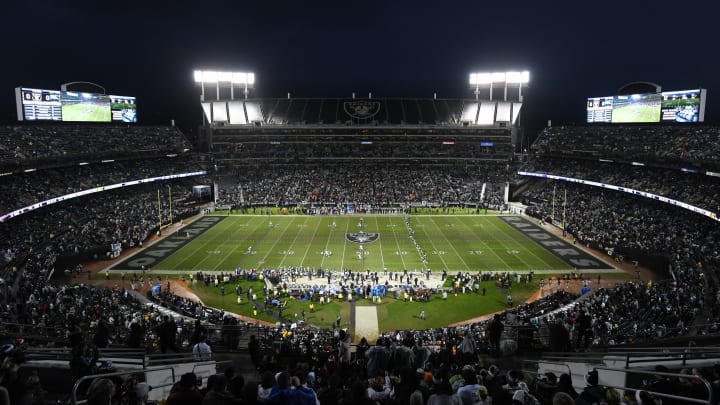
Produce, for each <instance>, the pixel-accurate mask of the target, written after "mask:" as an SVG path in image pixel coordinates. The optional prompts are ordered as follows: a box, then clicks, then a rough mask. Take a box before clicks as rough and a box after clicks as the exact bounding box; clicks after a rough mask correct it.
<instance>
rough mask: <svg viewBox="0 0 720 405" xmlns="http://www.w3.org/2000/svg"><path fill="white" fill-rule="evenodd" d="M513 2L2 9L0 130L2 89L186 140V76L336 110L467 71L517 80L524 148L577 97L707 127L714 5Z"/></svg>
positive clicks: (569, 111) (192, 101) (195, 117)
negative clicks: (680, 116) (521, 78)
mask: <svg viewBox="0 0 720 405" xmlns="http://www.w3.org/2000/svg"><path fill="white" fill-rule="evenodd" d="M523 3H524V2H518V3H515V4H514V5H503V4H493V5H481V4H475V3H470V4H437V3H435V2H424V1H419V2H406V1H400V2H395V3H392V4H386V3H384V2H381V1H377V0H374V1H373V0H371V1H367V2H364V3H362V4H357V3H353V4H338V3H336V2H331V1H315V2H312V3H311V4H307V5H303V4H298V3H291V2H284V1H280V2H275V3H273V4H272V5H268V4H251V5H246V6H240V5H237V4H235V3H233V2H229V1H228V2H210V3H208V4H203V5H197V4H193V3H189V2H183V1H179V2H173V3H169V2H157V3H156V2H147V4H146V3H141V4H137V5H131V4H125V3H124V4H123V5H107V4H99V3H96V2H90V1H86V0H83V1H77V2H72V4H66V5H65V4H63V5H59V4H56V3H55V2H52V1H49V0H38V1H35V2H33V3H23V4H12V5H9V6H7V8H8V10H7V12H6V13H4V16H2V17H0V21H2V24H0V32H2V33H3V34H5V37H6V40H5V42H4V45H3V47H4V48H5V52H4V53H5V54H6V55H9V56H10V57H9V58H8V60H9V62H7V63H6V64H5V65H4V66H3V75H2V81H3V82H2V83H1V84H0V95H2V96H0V111H1V112H2V113H1V114H0V122H2V123H6V124H12V123H17V119H16V109H15V102H14V89H15V87H18V86H24V87H34V88H46V89H59V87H60V85H61V84H62V83H66V82H72V81H90V82H95V83H98V84H100V85H102V86H103V87H105V88H106V91H107V94H116V95H124V96H135V97H137V102H138V120H139V121H138V124H139V125H153V124H162V125H167V124H169V123H170V121H171V120H175V122H176V123H177V125H178V126H179V127H180V128H182V129H186V130H187V129H192V128H194V127H195V126H196V125H198V124H200V122H201V116H202V115H201V110H200V106H199V94H200V90H199V88H197V87H196V86H195V83H194V82H193V77H192V72H193V70H195V69H215V70H233V71H252V72H254V73H255V75H256V82H257V85H256V88H255V89H253V90H252V92H251V97H285V96H286V95H287V93H288V92H290V93H291V94H292V96H293V97H348V98H349V97H350V96H351V94H352V92H355V93H356V94H357V96H358V97H367V94H368V92H372V94H373V97H378V98H379V97H432V95H433V93H437V95H438V97H439V98H473V97H474V95H473V93H472V90H471V89H470V86H469V85H468V74H469V73H471V72H474V71H495V70H499V71H505V70H529V71H530V74H531V78H530V87H529V88H528V89H526V90H525V91H524V92H523V93H524V95H525V106H524V107H523V110H524V111H523V115H522V119H523V126H524V127H526V128H527V131H528V132H529V134H528V135H529V136H532V133H533V132H537V131H538V130H539V129H541V128H543V127H544V126H545V125H546V123H547V121H548V120H552V122H553V125H562V124H584V123H585V102H586V99H587V98H588V97H594V96H608V95H612V94H615V93H616V91H617V90H618V89H619V88H620V87H622V86H623V85H625V84H627V83H630V82H636V81H648V82H654V83H657V84H659V85H661V86H662V88H663V90H687V89H693V88H706V89H708V98H707V110H706V118H705V122H706V123H707V124H716V123H717V122H718V116H720V114H719V113H717V112H715V111H713V107H712V106H713V103H712V100H713V97H714V94H715V91H717V92H718V94H720V83H719V80H718V75H717V74H716V72H715V71H716V67H717V66H719V65H720V63H718V61H719V58H718V56H717V55H716V54H710V53H709V52H708V51H707V50H708V48H707V46H706V45H705V42H704V39H710V38H714V37H716V36H717V30H716V29H714V27H715V25H714V24H715V23H714V22H713V21H712V18H713V17H714V16H716V15H720V13H718V11H720V10H718V9H719V8H720V7H718V6H717V5H714V4H707V5H702V6H697V7H695V8H693V9H690V8H682V7H678V6H677V3H675V2H673V3H670V2H669V1H661V2H640V3H637V2H635V3H632V4H629V3H627V2H623V3H620V2H618V1H606V2H604V3H601V4H602V5H603V6H602V7H590V6H587V5H586V4H577V3H574V2H560V3H558V4H555V5H553V6H548V5H545V4H536V3H533V2H528V4H523ZM599 4H600V3H599ZM620 6H622V7H621V8H619V10H621V11H622V12H621V13H618V12H617V10H618V8H617V7H620ZM201 7H202V9H201ZM700 8H705V10H701V9H700ZM590 11H592V14H591V13H590Z"/></svg>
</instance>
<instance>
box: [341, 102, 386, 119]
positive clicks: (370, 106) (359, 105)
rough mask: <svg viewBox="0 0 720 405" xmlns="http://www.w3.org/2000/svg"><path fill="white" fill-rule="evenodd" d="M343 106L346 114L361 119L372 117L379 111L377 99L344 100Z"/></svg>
mask: <svg viewBox="0 0 720 405" xmlns="http://www.w3.org/2000/svg"><path fill="white" fill-rule="evenodd" d="M343 108H344V109H345V112H346V113H347V115H349V116H351V117H353V118H356V119H359V120H363V119H368V118H372V117H374V116H375V114H377V113H378V111H380V102H379V101H346V102H345V103H344V104H343Z"/></svg>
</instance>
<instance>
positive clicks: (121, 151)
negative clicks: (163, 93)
mask: <svg viewBox="0 0 720 405" xmlns="http://www.w3.org/2000/svg"><path fill="white" fill-rule="evenodd" d="M0 140H2V141H1V142H0V167H3V168H9V167H13V166H27V165H40V164H48V163H52V162H67V161H72V160H73V159H81V158H85V159H98V160H99V159H102V158H104V157H111V158H120V157H138V156H154V155H158V154H165V153H181V152H183V151H185V150H188V149H190V148H191V146H190V143H189V142H188V141H187V138H185V136H184V135H183V134H182V133H181V132H180V130H178V129H177V128H175V127H145V126H130V125H125V126H105V125H103V126H93V125H5V126H0Z"/></svg>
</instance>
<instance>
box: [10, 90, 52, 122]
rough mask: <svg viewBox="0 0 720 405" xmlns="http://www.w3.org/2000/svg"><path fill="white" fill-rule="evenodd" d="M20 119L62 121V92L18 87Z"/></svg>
mask: <svg viewBox="0 0 720 405" xmlns="http://www.w3.org/2000/svg"><path fill="white" fill-rule="evenodd" d="M15 98H16V101H17V107H18V111H17V112H18V120H20V121H62V105H61V102H60V92H59V91H57V90H42V89H26V88H20V87H18V88H16V89H15Z"/></svg>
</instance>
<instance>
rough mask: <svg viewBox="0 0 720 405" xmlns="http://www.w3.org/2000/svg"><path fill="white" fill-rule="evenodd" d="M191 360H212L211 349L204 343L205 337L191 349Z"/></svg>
mask: <svg viewBox="0 0 720 405" xmlns="http://www.w3.org/2000/svg"><path fill="white" fill-rule="evenodd" d="M192 352H193V358H194V359H195V361H208V360H212V349H210V345H208V344H207V343H206V342H205V337H204V336H203V337H202V338H200V341H199V342H197V343H195V346H193V348H192Z"/></svg>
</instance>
